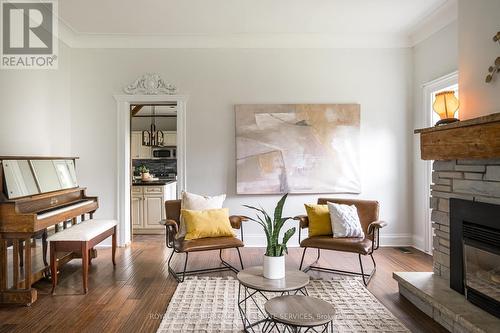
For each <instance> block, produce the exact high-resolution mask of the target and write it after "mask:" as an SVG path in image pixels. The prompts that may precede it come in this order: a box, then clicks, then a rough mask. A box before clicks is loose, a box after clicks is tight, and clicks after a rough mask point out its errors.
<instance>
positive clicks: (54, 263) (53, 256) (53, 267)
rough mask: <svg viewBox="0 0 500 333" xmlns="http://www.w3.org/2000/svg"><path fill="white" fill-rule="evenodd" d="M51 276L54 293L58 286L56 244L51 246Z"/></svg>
mask: <svg viewBox="0 0 500 333" xmlns="http://www.w3.org/2000/svg"><path fill="white" fill-rule="evenodd" d="M50 276H51V278H52V295H53V294H54V293H55V290H56V286H57V258H56V251H55V246H54V245H53V244H52V245H51V246H50Z"/></svg>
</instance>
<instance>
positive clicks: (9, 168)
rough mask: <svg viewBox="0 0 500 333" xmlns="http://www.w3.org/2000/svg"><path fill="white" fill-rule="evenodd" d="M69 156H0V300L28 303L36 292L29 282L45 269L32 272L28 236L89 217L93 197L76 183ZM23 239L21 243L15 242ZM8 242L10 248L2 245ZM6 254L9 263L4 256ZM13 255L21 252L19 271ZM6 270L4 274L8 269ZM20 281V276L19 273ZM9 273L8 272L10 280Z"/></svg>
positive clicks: (95, 205)
mask: <svg viewBox="0 0 500 333" xmlns="http://www.w3.org/2000/svg"><path fill="white" fill-rule="evenodd" d="M76 159H77V158H75V157H71V158H56V157H54V158H50V157H18V156H9V157H0V304H24V305H29V304H32V303H33V302H35V301H36V299H37V291H36V289H34V288H32V287H31V285H32V284H33V283H34V282H36V281H37V280H39V279H40V278H42V277H43V276H44V274H45V273H46V272H48V270H49V267H48V266H46V265H44V267H43V268H42V269H39V270H36V271H35V272H32V262H31V246H30V242H31V238H32V237H33V236H35V235H38V234H40V233H43V231H44V230H46V229H47V228H50V227H52V226H58V225H59V223H61V222H64V223H65V222H66V221H72V222H73V223H76V222H77V219H78V217H80V218H81V219H85V216H86V214H88V215H89V216H90V218H92V216H93V214H94V212H95V211H96V210H97V208H98V207H99V204H98V198H97V197H92V196H87V195H86V193H85V192H86V189H85V188H82V187H79V186H78V182H77V179H76V172H75V164H76ZM22 241H24V243H25V246H19V244H20V242H22ZM10 245H12V251H9V250H8V247H9V246H10ZM9 252H12V265H11V266H12V267H8V265H7V255H8V253H9ZM19 255H21V256H24V258H25V259H24V267H23V268H24V269H23V270H21V269H20V267H19V266H20V265H19ZM9 272H10V273H9ZM20 273H24V274H22V275H24V279H23V280H21V274H20ZM9 276H12V279H11V280H12V281H10V279H9Z"/></svg>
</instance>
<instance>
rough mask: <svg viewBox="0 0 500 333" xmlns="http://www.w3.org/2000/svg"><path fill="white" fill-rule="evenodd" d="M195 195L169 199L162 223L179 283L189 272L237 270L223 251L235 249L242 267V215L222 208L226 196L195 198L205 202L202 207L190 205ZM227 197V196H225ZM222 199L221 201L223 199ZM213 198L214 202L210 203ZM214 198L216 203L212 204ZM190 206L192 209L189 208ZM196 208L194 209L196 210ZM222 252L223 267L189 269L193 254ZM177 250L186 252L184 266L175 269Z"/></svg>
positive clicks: (220, 256)
mask: <svg viewBox="0 0 500 333" xmlns="http://www.w3.org/2000/svg"><path fill="white" fill-rule="evenodd" d="M193 196H196V195H193V194H190V193H183V197H182V198H183V200H184V202H183V200H168V201H166V202H165V215H166V219H165V220H163V221H161V222H160V223H161V224H163V225H164V226H165V229H166V236H165V237H166V239H165V240H166V244H167V247H168V248H171V249H172V253H171V254H170V257H169V259H168V270H169V272H170V273H171V274H172V275H173V277H174V278H175V279H176V280H177V281H178V282H183V281H184V278H185V277H186V276H187V275H191V274H205V273H212V272H220V271H227V270H231V271H233V272H235V273H237V272H238V269H237V268H235V267H234V266H233V265H231V264H229V263H228V262H227V261H225V260H224V259H223V258H222V250H224V249H233V248H234V249H236V251H237V253H238V258H239V261H240V265H241V268H242V269H243V261H242V259H241V254H240V247H243V246H244V244H243V229H242V222H243V221H246V218H245V217H243V216H229V210H228V209H227V208H221V206H222V202H223V201H224V198H216V197H202V196H197V197H195V201H196V200H198V201H200V200H201V201H202V204H201V206H200V205H199V204H198V206H197V207H202V209H196V208H197V207H195V206H196V205H192V204H191V205H190V201H189V200H190V199H192V198H193ZM224 197H225V196H224ZM220 199H221V200H220ZM210 200H211V201H212V203H210ZM214 201H217V203H215V204H213V202H214ZM189 208H191V209H189ZM193 208H194V209H193ZM233 229H239V230H240V238H241V239H238V238H237V237H236V234H235V232H234V230H233ZM213 250H218V251H219V259H220V261H221V264H222V265H221V266H219V267H213V268H201V269H195V270H187V263H188V258H189V254H190V253H196V252H202V251H213ZM176 253H184V254H185V258H184V268H183V270H182V271H179V272H178V271H176V270H175V269H174V268H173V267H172V265H171V262H172V258H173V257H174V254H176Z"/></svg>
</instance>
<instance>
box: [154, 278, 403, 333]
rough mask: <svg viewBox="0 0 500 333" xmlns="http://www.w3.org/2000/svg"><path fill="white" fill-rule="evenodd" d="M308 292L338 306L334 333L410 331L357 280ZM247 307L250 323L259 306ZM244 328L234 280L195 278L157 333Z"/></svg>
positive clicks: (319, 283)
mask: <svg viewBox="0 0 500 333" xmlns="http://www.w3.org/2000/svg"><path fill="white" fill-rule="evenodd" d="M306 288H307V292H308V294H309V296H313V297H317V298H321V299H323V300H325V301H327V302H329V303H331V304H333V305H334V307H335V309H336V315H335V319H334V323H333V324H334V332H409V330H408V329H407V328H406V327H405V326H404V325H403V324H402V323H401V322H400V321H399V320H398V319H397V318H396V317H394V316H393V315H392V314H391V313H390V312H389V310H388V309H387V308H386V307H385V306H384V305H382V304H381V303H380V302H379V301H378V300H377V299H376V298H375V296H373V295H372V294H371V293H370V292H369V291H368V290H367V289H366V288H365V286H364V285H363V283H362V282H361V281H360V280H359V279H357V278H355V277H338V278H334V279H332V280H311V282H310V283H309V285H308V286H307V287H306ZM267 296H272V295H267ZM264 302H265V299H264V297H262V296H260V298H259V299H258V300H257V303H259V304H261V305H262V304H263V303H264ZM247 304H248V305H249V308H248V309H247V315H248V316H250V317H251V318H252V319H251V320H252V321H254V320H256V319H260V317H261V314H260V313H259V312H258V310H257V308H256V307H255V305H254V306H250V305H251V304H252V302H248V303H247ZM262 308H263V307H262ZM242 330H243V324H242V321H241V318H240V314H239V311H238V281H237V280H236V279H234V278H231V277H226V278H211V277H192V278H190V279H186V281H184V283H180V284H179V285H178V287H177V289H176V291H175V293H174V295H173V296H172V299H171V301H170V304H169V306H168V309H167V312H166V313H165V315H164V316H163V319H162V322H161V324H160V327H159V328H158V331H157V332H159V333H166V332H169V333H170V332H171V333H174V332H175V333H177V332H206V333H212V332H224V333H229V332H242ZM257 331H258V330H257V329H256V332H257ZM259 332H260V331H259Z"/></svg>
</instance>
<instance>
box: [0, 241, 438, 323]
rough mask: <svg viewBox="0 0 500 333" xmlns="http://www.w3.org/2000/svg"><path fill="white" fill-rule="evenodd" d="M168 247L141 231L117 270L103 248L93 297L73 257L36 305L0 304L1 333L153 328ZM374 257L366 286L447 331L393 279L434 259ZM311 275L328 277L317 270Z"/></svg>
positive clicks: (353, 261)
mask: <svg viewBox="0 0 500 333" xmlns="http://www.w3.org/2000/svg"><path fill="white" fill-rule="evenodd" d="M169 251H170V250H169V249H167V248H166V247H165V244H164V238H163V236H136V237H135V239H134V243H133V244H132V246H131V247H129V248H120V249H118V251H117V256H116V259H117V260H116V261H117V266H116V268H115V269H113V266H112V264H111V248H109V249H108V248H104V249H102V248H101V249H99V250H98V257H97V258H96V259H94V260H93V262H92V265H91V266H90V268H89V292H88V294H87V295H82V294H81V292H82V283H81V262H80V260H73V261H72V262H70V263H69V264H67V265H66V266H64V267H63V268H62V269H61V277H60V279H59V284H58V287H57V289H56V293H57V295H55V296H51V295H50V289H51V284H50V282H49V281H43V280H42V281H39V282H38V283H37V284H36V285H35V286H36V287H37V289H38V290H39V299H38V301H37V302H36V303H34V304H33V305H32V306H31V307H1V308H0V333H2V332H68V333H70V332H71V333H73V332H155V331H156V329H157V328H158V326H159V325H160V322H161V317H162V315H163V314H164V313H165V311H166V309H167V306H168V303H169V300H170V298H171V297H172V294H173V293H174V291H175V288H176V285H177V283H176V282H175V280H174V279H173V278H172V277H171V276H169V275H168V270H167V259H168V255H169V253H170V252H169ZM213 253H215V252H213ZM213 253H212V252H209V253H204V254H199V255H193V256H190V264H191V265H190V267H194V266H199V265H210V264H211V265H214V266H215V265H216V264H217V260H218V256H217V255H213ZM262 254H263V249H257V248H244V249H243V250H242V255H243V261H244V264H245V265H246V266H252V265H258V264H261V257H262ZM300 255H301V250H300V249H296V248H292V249H290V255H289V256H288V257H287V265H289V266H292V267H294V266H295V267H298V265H299V261H300ZM225 257H226V258H228V260H229V261H230V262H233V263H234V264H235V266H237V265H236V264H237V257H236V254H235V253H233V251H232V250H227V251H225ZM313 257H314V251H309V255H306V263H307V262H310V261H312V260H313V259H314V258H313ZM375 258H376V261H377V272H376V274H375V276H374V277H373V279H372V281H371V282H370V286H369V288H368V289H369V290H370V291H371V292H372V293H373V294H374V295H375V296H376V297H377V298H378V299H379V300H380V301H381V302H382V303H383V304H384V305H385V306H386V307H387V308H388V309H389V310H390V311H391V312H392V313H393V314H394V315H395V316H396V317H398V318H399V319H400V320H401V321H402V322H403V323H404V324H405V325H406V326H407V327H408V328H409V329H410V330H412V331H413V332H446V330H445V329H444V328H443V327H441V326H439V325H438V324H436V323H435V322H434V321H432V320H431V319H430V318H429V317H427V316H426V315H425V314H423V313H422V312H420V311H419V310H418V309H417V308H416V307H414V306H413V305H412V304H411V303H410V302H408V301H407V300H406V299H404V298H403V297H401V296H399V293H398V291H397V283H396V281H394V280H393V279H392V272H393V271H430V270H431V269H432V259H431V257H430V256H428V255H426V254H424V253H422V252H419V251H417V250H412V253H410V254H404V253H402V252H401V251H399V250H398V249H394V248H381V249H380V250H378V251H377V252H376V254H375ZM179 259H182V257H177V260H176V263H177V264H178V265H179V266H180V263H181V260H179ZM307 260H309V261H307ZM368 260H369V259H368V258H367V262H368ZM320 264H321V265H334V264H335V266H336V267H340V268H353V267H357V256H355V255H351V254H345V253H340V252H326V251H325V252H324V253H322V258H321V261H320ZM179 266H178V267H179ZM237 267H238V266H237ZM218 274H219V275H220V274H224V275H234V274H232V273H226V272H224V273H218ZM311 274H312V275H313V276H315V277H320V276H323V277H328V275H324V274H319V273H316V272H314V273H311Z"/></svg>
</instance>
